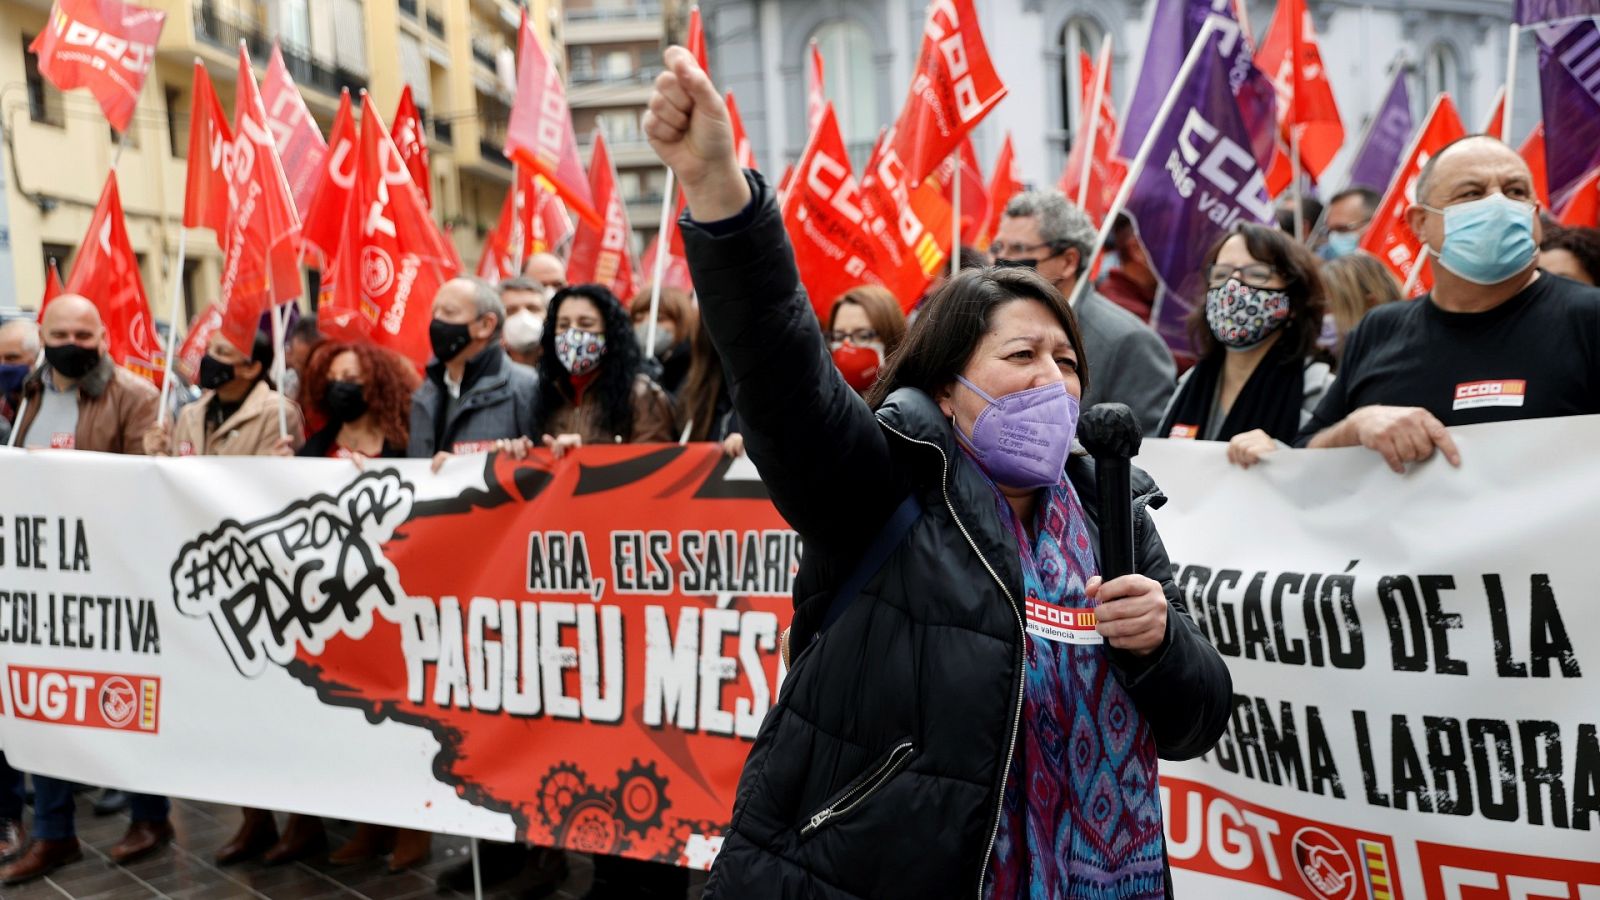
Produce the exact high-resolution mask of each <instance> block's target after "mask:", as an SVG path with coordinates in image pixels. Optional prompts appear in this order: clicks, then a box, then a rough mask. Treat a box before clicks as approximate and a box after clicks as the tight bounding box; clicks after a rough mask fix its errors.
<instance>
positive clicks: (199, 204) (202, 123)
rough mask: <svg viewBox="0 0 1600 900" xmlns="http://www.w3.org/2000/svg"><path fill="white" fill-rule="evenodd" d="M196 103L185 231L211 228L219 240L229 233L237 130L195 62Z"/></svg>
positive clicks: (208, 78)
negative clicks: (230, 180) (230, 185)
mask: <svg viewBox="0 0 1600 900" xmlns="http://www.w3.org/2000/svg"><path fill="white" fill-rule="evenodd" d="M191 93H192V94H193V95H194V101H193V103H192V104H191V108H192V110H193V111H192V112H191V113H190V116H189V161H188V163H189V171H188V179H187V184H186V186H185V188H184V193H183V225H184V227H185V228H209V229H211V231H212V233H214V234H215V235H216V236H217V239H218V240H219V241H220V240H222V238H223V236H224V235H226V234H227V233H228V215H229V201H228V166H229V165H230V161H231V160H232V159H233V129H231V128H229V127H228V119H227V117H226V116H224V115H223V114H222V104H221V103H219V102H218V101H217V92H216V91H215V90H214V89H212V87H211V76H210V75H209V74H207V73H206V67H205V66H204V65H202V64H201V62H200V60H198V59H197V60H195V61H194V86H193V89H192V90H191Z"/></svg>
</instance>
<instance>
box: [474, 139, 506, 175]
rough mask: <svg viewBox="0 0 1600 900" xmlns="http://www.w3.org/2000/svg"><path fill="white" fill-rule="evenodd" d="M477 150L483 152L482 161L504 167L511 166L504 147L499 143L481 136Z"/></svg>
mask: <svg viewBox="0 0 1600 900" xmlns="http://www.w3.org/2000/svg"><path fill="white" fill-rule="evenodd" d="M478 152H479V153H481V154H483V159H484V162H487V163H489V164H491V165H496V166H500V167H501V168H504V169H510V168H511V160H509V159H506V148H505V147H504V146H502V145H501V144H499V143H497V142H495V141H491V140H489V139H488V138H482V139H480V140H479V141H478Z"/></svg>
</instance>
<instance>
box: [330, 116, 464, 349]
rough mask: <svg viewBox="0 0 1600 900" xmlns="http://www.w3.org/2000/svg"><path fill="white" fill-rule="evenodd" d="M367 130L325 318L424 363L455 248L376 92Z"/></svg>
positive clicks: (345, 332) (336, 330)
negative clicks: (414, 177)
mask: <svg viewBox="0 0 1600 900" xmlns="http://www.w3.org/2000/svg"><path fill="white" fill-rule="evenodd" d="M360 131H361V136H360V139H359V144H360V151H359V152H358V153H357V155H356V167H355V181H354V184H353V186H352V187H351V191H350V202H349V204H348V205H347V206H346V208H345V214H344V222H343V230H344V236H343V238H341V240H340V241H339V250H338V253H337V254H335V255H334V257H333V261H332V263H331V264H330V265H329V266H328V268H327V270H325V271H324V272H323V273H322V302H321V304H320V306H321V311H320V315H319V319H318V323H319V325H320V326H321V328H322V330H323V331H324V332H326V333H327V334H328V335H330V336H332V337H334V338H338V339H342V340H359V339H362V338H366V339H368V340H371V341H372V342H373V343H375V344H377V345H378V346H380V347H388V348H390V349H392V350H395V351H396V352H398V353H400V354H401V355H403V356H406V357H408V358H409V359H411V361H412V362H414V363H416V364H417V365H418V366H422V365H424V364H426V363H427V361H428V358H429V357H430V356H431V355H432V350H431V349H430V347H429V343H428V322H429V321H430V320H431V319H432V317H433V310H432V303H433V295H434V294H435V293H436V292H437V291H438V290H439V286H440V285H442V284H444V283H445V282H446V281H448V280H449V279H450V277H451V276H452V274H453V271H452V270H451V268H450V266H451V259H450V251H449V249H448V248H447V247H446V246H445V243H446V242H445V240H444V237H443V235H441V234H440V233H439V231H438V229H437V228H435V227H434V225H433V220H432V219H430V218H429V217H428V208H427V204H426V203H425V202H424V201H423V199H422V192H421V191H420V190H418V189H417V186H416V185H415V184H413V183H412V181H411V173H410V171H409V170H407V169H406V164H405V160H403V159H401V158H400V150H399V148H397V147H396V146H395V144H394V140H393V139H391V138H390V137H389V131H388V129H387V128H385V127H384V123H383V119H382V118H381V117H380V116H379V115H378V110H377V107H375V106H374V105H373V103H372V97H371V95H370V94H363V95H362V97H361V129H360Z"/></svg>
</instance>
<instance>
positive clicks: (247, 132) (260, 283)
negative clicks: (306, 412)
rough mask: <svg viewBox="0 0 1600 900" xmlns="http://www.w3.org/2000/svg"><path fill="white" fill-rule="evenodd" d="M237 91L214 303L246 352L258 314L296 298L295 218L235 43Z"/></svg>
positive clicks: (246, 60) (230, 336)
mask: <svg viewBox="0 0 1600 900" xmlns="http://www.w3.org/2000/svg"><path fill="white" fill-rule="evenodd" d="M238 84H239V97H238V103H237V109H236V110H235V113H236V115H235V116H234V129H233V130H234V141H233V159H232V160H231V162H229V163H228V166H229V168H228V206H229V212H228V222H227V228H226V234H225V235H224V236H223V241H222V244H223V258H222V286H221V291H220V297H219V299H218V303H219V304H220V305H221V307H222V336H223V337H224V338H226V339H227V340H228V343H230V344H232V345H234V346H235V347H238V348H239V349H240V350H243V351H248V350H249V348H250V346H251V344H252V343H253V342H254V341H255V335H256V329H257V328H258V327H259V326H260V321H261V314H262V313H264V312H266V311H267V310H268V309H270V308H271V307H272V306H273V305H274V304H277V303H284V302H287V301H289V300H292V299H294V298H295V297H298V296H300V216H299V214H298V213H297V212H296V211H295V208H294V197H293V196H291V194H290V192H289V182H288V180H287V179H286V178H285V177H284V175H283V166H282V165H281V164H280V163H279V161H278V148H277V144H276V143H275V141H274V139H273V136H272V126H271V125H270V124H269V123H268V121H267V110H266V107H265V106H264V105H262V102H261V94H260V92H259V91H257V90H256V79H255V75H254V74H253V73H252V72H251V70H250V57H249V56H248V55H247V54H246V52H245V47H244V43H243V42H242V41H241V42H240V44H239V82H238Z"/></svg>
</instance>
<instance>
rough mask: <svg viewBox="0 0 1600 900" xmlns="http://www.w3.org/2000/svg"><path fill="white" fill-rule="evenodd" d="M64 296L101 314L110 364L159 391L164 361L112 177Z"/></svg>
mask: <svg viewBox="0 0 1600 900" xmlns="http://www.w3.org/2000/svg"><path fill="white" fill-rule="evenodd" d="M66 292H67V293H69V294H79V295H81V296H84V297H87V298H89V300H90V302H92V303H94V305H95V307H96V308H97V309H99V310H100V321H101V322H102V323H104V324H105V328H106V342H107V344H109V347H110V353H111V358H112V360H114V361H115V362H116V363H117V364H118V365H120V366H123V367H125V368H127V369H128V370H129V371H131V372H133V373H134V374H137V375H142V376H144V377H145V378H148V379H150V380H151V381H152V382H155V384H156V386H158V387H159V386H160V385H161V370H162V368H163V367H164V365H165V360H164V358H163V357H162V355H161V345H160V343H159V342H158V341H157V340H156V329H155V325H154V324H153V323H152V322H151V320H150V303H149V301H147V300H146V299H145V296H144V284H143V282H141V281H140V280H139V258H138V257H136V256H134V255H133V246H132V245H131V244H129V243H128V226H127V223H126V222H125V221H124V220H123V218H122V195H121V193H120V192H119V191H118V190H117V173H116V172H115V171H113V172H112V173H111V174H110V175H108V176H106V186H105V190H103V191H101V192H100V203H99V205H98V206H96V207H95V209H94V217H93V218H91V219H90V220H89V231H88V233H87V234H85V235H84V236H83V243H82V245H81V246H80V248H79V250H78V258H77V259H75V260H73V263H72V277H70V278H68V279H67V287H66Z"/></svg>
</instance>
